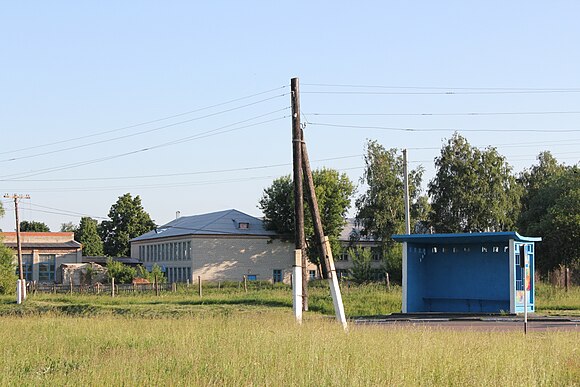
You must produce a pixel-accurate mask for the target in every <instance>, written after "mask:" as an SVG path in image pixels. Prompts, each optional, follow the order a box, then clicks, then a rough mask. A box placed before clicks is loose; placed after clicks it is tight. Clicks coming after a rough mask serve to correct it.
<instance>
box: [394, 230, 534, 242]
mask: <svg viewBox="0 0 580 387" xmlns="http://www.w3.org/2000/svg"><path fill="white" fill-rule="evenodd" d="M393 239H394V240H396V241H397V242H414V243H425V244H433V243H481V242H507V241H509V240H510V239H513V240H515V241H516V242H539V241H541V240H542V238H539V237H525V236H522V235H520V234H518V233H517V232H515V231H506V232H477V233H462V234H402V235H393Z"/></svg>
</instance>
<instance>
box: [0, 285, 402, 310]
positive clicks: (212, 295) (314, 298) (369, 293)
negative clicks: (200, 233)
mask: <svg viewBox="0 0 580 387" xmlns="http://www.w3.org/2000/svg"><path fill="white" fill-rule="evenodd" d="M342 294H343V300H344V304H345V311H346V314H347V316H349V317H355V316H366V315H385V314H390V313H393V312H399V311H400V310H401V289H400V287H396V286H395V287H392V288H391V290H390V291H386V289H385V287H384V286H379V285H365V286H350V285H348V286H347V285H346V284H344V285H343V289H342ZM291 308H292V294H291V289H290V288H289V287H288V286H279V285H277V286H268V287H266V286H264V287H261V288H253V289H250V290H248V292H245V291H244V289H243V288H238V287H234V286H231V287H227V286H226V287H223V286H222V287H220V288H219V289H218V288H217V287H215V286H211V285H210V286H206V287H204V290H203V296H202V297H199V295H198V293H197V289H195V288H194V287H189V288H188V287H185V286H181V287H179V288H178V291H177V292H175V293H172V292H162V293H161V295H160V296H156V295H154V294H152V293H135V294H132V293H128V294H121V295H117V296H116V297H114V298H112V297H111V296H110V295H108V294H104V293H102V294H100V295H95V294H86V293H84V294H78V293H75V294H73V295H70V294H51V293H38V294H35V295H30V296H29V297H28V299H27V300H26V302H25V303H23V304H22V305H16V304H15V302H14V296H0V315H14V316H27V315H45V314H54V315H58V314H63V315H69V316H97V315H99V316H100V315H109V316H127V317H146V318H154V317H175V318H177V317H181V316H195V315H204V314H209V315H212V314H218V315H219V314H228V313H232V312H236V311H237V312H240V311H262V312H263V311H267V310H270V309H284V310H285V311H288V310H289V309H291ZM309 311H310V313H315V314H326V315H332V314H334V308H333V304H332V298H331V296H330V290H329V288H328V284H327V282H326V281H320V282H315V283H313V284H312V286H310V288H309Z"/></svg>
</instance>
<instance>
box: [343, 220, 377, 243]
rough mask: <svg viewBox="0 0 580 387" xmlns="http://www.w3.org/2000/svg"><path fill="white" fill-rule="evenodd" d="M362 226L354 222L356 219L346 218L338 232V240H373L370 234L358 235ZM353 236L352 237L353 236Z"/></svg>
mask: <svg viewBox="0 0 580 387" xmlns="http://www.w3.org/2000/svg"><path fill="white" fill-rule="evenodd" d="M361 229H362V227H360V226H358V225H357V224H356V220H355V219H354V218H347V219H346V224H345V225H344V228H343V229H342V231H341V232H340V236H339V240H340V241H343V242H348V241H350V240H352V239H355V240H359V241H362V242H374V241H375V239H374V238H373V237H371V236H364V237H363V236H362V235H360V231H361ZM353 237H354V238H353Z"/></svg>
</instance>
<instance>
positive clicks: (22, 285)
mask: <svg viewBox="0 0 580 387" xmlns="http://www.w3.org/2000/svg"><path fill="white" fill-rule="evenodd" d="M4 197H5V198H6V199H14V212H15V213H16V249H17V251H18V253H17V254H18V284H17V290H18V291H17V292H16V293H17V294H16V302H17V303H18V304H20V303H22V301H24V300H25V299H26V281H25V279H24V271H23V270H22V242H21V241H20V219H19V217H18V199H30V195H28V194H25V195H20V194H12V195H10V194H5V195H4Z"/></svg>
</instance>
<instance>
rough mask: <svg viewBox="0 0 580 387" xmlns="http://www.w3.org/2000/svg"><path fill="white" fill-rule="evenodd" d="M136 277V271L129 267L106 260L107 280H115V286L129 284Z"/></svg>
mask: <svg viewBox="0 0 580 387" xmlns="http://www.w3.org/2000/svg"><path fill="white" fill-rule="evenodd" d="M136 275H137V271H136V270H135V269H133V268H132V267H130V266H127V265H123V264H122V263H121V262H117V261H113V260H112V259H111V258H109V259H107V278H108V280H109V282H111V278H114V279H115V283H116V284H130V283H131V282H133V279H134V278H135V276H136Z"/></svg>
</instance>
